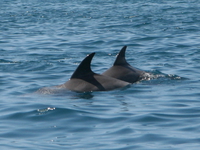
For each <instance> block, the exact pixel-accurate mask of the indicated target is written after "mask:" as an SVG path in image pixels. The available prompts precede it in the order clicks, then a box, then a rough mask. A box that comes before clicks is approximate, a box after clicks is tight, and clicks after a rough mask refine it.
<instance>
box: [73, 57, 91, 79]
mask: <svg viewBox="0 0 200 150" xmlns="http://www.w3.org/2000/svg"><path fill="white" fill-rule="evenodd" d="M94 55H95V53H91V54H89V55H87V56H86V57H85V59H84V60H83V61H82V62H81V63H80V64H79V66H78V67H77V68H76V70H75V71H74V73H73V74H72V76H71V79H72V78H81V77H83V76H86V75H88V74H94V72H93V71H92V70H91V67H90V65H91V61H92V58H93V57H94Z"/></svg>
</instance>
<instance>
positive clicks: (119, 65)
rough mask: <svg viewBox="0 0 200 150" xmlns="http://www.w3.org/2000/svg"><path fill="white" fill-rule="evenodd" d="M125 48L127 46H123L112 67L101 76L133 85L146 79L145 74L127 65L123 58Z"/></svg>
mask: <svg viewBox="0 0 200 150" xmlns="http://www.w3.org/2000/svg"><path fill="white" fill-rule="evenodd" d="M126 48H127V46H124V47H123V48H122V49H121V50H120V52H119V54H118V55H117V58H116V60H115V62H114V64H113V66H112V67H111V68H109V69H108V70H106V71H105V72H104V73H102V75H105V76H109V77H113V78H116V79H120V80H122V81H126V82H129V83H134V82H137V81H140V80H142V79H144V78H146V76H147V73H146V72H145V71H142V70H139V69H136V68H134V67H132V66H131V65H130V64H129V63H127V61H126V58H125V52H126Z"/></svg>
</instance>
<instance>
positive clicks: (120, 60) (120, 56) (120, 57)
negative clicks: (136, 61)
mask: <svg viewBox="0 0 200 150" xmlns="http://www.w3.org/2000/svg"><path fill="white" fill-rule="evenodd" d="M126 48H127V46H124V47H123V48H122V49H121V50H120V52H119V53H118V54H117V58H116V60H115V62H114V64H113V66H117V65H118V66H121V65H129V63H127V61H126V58H125V52H126Z"/></svg>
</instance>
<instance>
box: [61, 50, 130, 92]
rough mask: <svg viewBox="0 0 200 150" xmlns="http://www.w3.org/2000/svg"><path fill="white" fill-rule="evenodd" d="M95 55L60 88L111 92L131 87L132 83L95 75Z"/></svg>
mask: <svg viewBox="0 0 200 150" xmlns="http://www.w3.org/2000/svg"><path fill="white" fill-rule="evenodd" d="M94 55H95V53H91V54H89V55H87V56H86V57H85V59H84V60H83V61H82V62H81V63H80V64H79V66H78V67H77V69H76V70H75V71H74V73H73V74H72V76H71V78H70V79H69V80H68V81H67V82H65V83H64V84H62V85H59V86H58V87H59V88H64V89H67V90H70V91H75V92H92V91H109V90H114V89H118V88H122V87H125V86H127V85H130V83H128V82H125V81H122V80H118V79H115V78H112V77H109V76H105V75H101V74H97V73H94V72H93V71H92V70H91V67H90V66H91V61H92V58H93V56H94Z"/></svg>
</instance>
